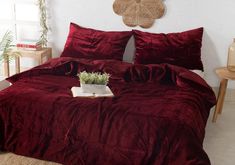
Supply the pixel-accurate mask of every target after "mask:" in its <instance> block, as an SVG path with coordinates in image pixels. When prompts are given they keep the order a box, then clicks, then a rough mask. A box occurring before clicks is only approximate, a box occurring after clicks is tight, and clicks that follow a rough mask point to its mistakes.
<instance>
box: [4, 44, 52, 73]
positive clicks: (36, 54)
mask: <svg viewBox="0 0 235 165" xmlns="http://www.w3.org/2000/svg"><path fill="white" fill-rule="evenodd" d="M12 51H17V52H19V53H20V57H15V70H16V73H20V58H21V57H30V58H33V59H36V60H37V61H38V64H39V65H41V64H42V63H43V59H44V57H46V58H47V59H46V61H47V60H49V59H51V58H52V49H51V48H43V49H42V50H19V49H16V50H12ZM4 68H5V77H9V76H10V67H9V60H6V61H4Z"/></svg>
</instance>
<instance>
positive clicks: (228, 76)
mask: <svg viewBox="0 0 235 165" xmlns="http://www.w3.org/2000/svg"><path fill="white" fill-rule="evenodd" d="M215 72H216V74H217V75H218V77H220V78H221V81H220V87H219V93H218V96H217V103H216V106H215V111H214V115H213V119H212V122H216V119H217V116H218V114H221V113H222V108H223V104H224V97H225V93H226V89H227V84H228V80H235V72H231V71H229V70H228V69H227V67H222V68H218V69H216V70H215Z"/></svg>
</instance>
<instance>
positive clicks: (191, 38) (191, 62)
mask: <svg viewBox="0 0 235 165" xmlns="http://www.w3.org/2000/svg"><path fill="white" fill-rule="evenodd" d="M133 32H134V38H135V46H136V52H135V61H134V63H135V64H159V63H169V64H173V65H178V66H182V67H185V68H188V69H199V70H203V64H202V61H201V46H202V44H201V43H202V35H203V28H198V29H193V30H189V31H185V32H181V33H168V34H164V33H160V34H155V33H148V32H141V31H138V30H133Z"/></svg>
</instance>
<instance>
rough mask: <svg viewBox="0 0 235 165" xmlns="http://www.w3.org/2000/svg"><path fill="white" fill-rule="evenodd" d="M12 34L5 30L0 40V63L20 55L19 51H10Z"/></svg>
mask: <svg viewBox="0 0 235 165" xmlns="http://www.w3.org/2000/svg"><path fill="white" fill-rule="evenodd" d="M12 41H13V35H12V32H11V31H6V33H5V34H4V35H3V37H2V39H1V40H0V63H2V62H9V61H12V59H14V58H15V56H20V53H19V52H17V51H12V47H14V45H12Z"/></svg>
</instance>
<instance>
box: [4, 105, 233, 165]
mask: <svg viewBox="0 0 235 165" xmlns="http://www.w3.org/2000/svg"><path fill="white" fill-rule="evenodd" d="M213 111H214V109H213V110H212V111H211V113H210V118H209V121H208V124H207V128H206V137H205V141H204V148H205V151H206V152H207V154H208V155H209V158H210V160H211V164H212V165H234V164H235V102H225V104H224V108H223V112H222V115H220V116H218V119H217V122H216V123H212V122H211V120H212V115H213ZM0 165H59V164H57V163H52V162H46V161H41V160H36V159H31V158H26V157H22V156H17V155H14V154H12V153H0Z"/></svg>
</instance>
